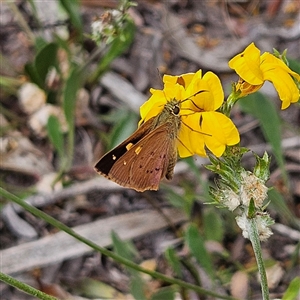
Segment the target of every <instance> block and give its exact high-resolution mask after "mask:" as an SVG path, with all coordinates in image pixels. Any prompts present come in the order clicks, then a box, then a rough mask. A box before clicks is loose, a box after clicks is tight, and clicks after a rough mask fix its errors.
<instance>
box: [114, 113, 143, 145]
mask: <svg viewBox="0 0 300 300" xmlns="http://www.w3.org/2000/svg"><path fill="white" fill-rule="evenodd" d="M116 119H117V120H119V121H118V123H117V124H116V126H115V127H114V129H113V131H112V132H111V136H110V143H109V149H112V148H113V147H115V146H117V145H118V144H120V143H121V142H122V141H123V140H125V139H126V138H128V137H129V136H130V135H131V134H132V133H133V132H134V131H135V130H136V129H137V123H138V117H137V115H136V114H135V113H134V112H132V111H124V110H122V111H121V110H120V111H119V112H118V116H117V118H116Z"/></svg>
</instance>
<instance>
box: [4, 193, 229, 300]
mask: <svg viewBox="0 0 300 300" xmlns="http://www.w3.org/2000/svg"><path fill="white" fill-rule="evenodd" d="M0 195H2V196H3V197H4V198H6V199H9V200H11V201H13V202H15V203H17V204H18V205H20V206H22V207H23V208H24V209H26V210H27V211H29V212H30V213H32V214H33V215H35V216H37V217H38V218H41V219H43V220H44V221H46V222H47V223H49V224H51V225H53V226H55V227H56V228H59V229H60V230H62V231H64V232H66V233H67V234H69V235H71V236H72V237H74V238H75V239H77V240H78V241H80V242H82V243H84V244H86V245H88V246H89V247H91V248H92V249H94V250H96V251H98V252H100V253H101V254H103V255H105V256H108V257H110V258H112V259H113V260H115V261H117V262H119V263H121V264H123V265H125V266H127V267H129V268H132V269H134V270H137V271H139V272H142V273H145V274H148V275H150V276H152V277H154V278H157V279H160V280H162V281H165V282H168V283H171V284H176V285H179V286H181V287H183V288H187V289H190V290H193V291H195V292H197V293H199V294H204V295H209V296H212V297H215V298H218V299H230V300H233V299H234V298H233V297H230V296H224V295H220V294H217V293H214V292H211V291H208V290H206V289H203V288H201V287H199V286H196V285H194V284H191V283H188V282H185V281H183V280H180V279H176V278H172V277H168V276H166V275H164V274H162V273H159V272H155V271H150V270H147V269H145V268H143V267H141V266H139V265H137V264H135V263H134V262H132V261H130V260H128V259H126V258H124V257H122V256H119V255H117V254H116V253H114V252H112V251H109V250H107V249H106V248H103V247H100V246H98V245H97V244H95V243H93V242H92V241H90V240H88V239H86V238H84V237H83V236H81V235H79V234H77V233H76V232H75V231H73V230H72V229H71V228H69V227H68V226H66V225H64V224H63V223H61V222H59V221H57V220H56V219H54V218H53V217H51V216H49V215H47V214H46V213H44V212H43V211H41V210H39V209H37V208H36V207H34V206H31V205H29V204H28V203H26V202H25V201H23V200H21V199H19V198H18V197H16V196H15V195H13V194H11V193H9V192H8V191H6V190H4V189H3V188H0Z"/></svg>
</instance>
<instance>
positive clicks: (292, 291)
mask: <svg viewBox="0 0 300 300" xmlns="http://www.w3.org/2000/svg"><path fill="white" fill-rule="evenodd" d="M299 289H300V277H295V278H294V279H293V280H292V281H291V282H290V284H289V286H288V288H287V290H286V291H285V293H284V294H283V296H282V300H296V299H299V298H298V296H299Z"/></svg>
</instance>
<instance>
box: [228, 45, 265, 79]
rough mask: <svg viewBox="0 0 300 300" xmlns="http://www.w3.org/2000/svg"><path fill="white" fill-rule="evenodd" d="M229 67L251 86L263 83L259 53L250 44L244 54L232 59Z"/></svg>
mask: <svg viewBox="0 0 300 300" xmlns="http://www.w3.org/2000/svg"><path fill="white" fill-rule="evenodd" d="M228 65H229V67H230V68H231V69H233V70H235V72H236V73H237V74H238V75H239V76H240V77H241V78H242V79H244V80H245V81H247V82H248V83H250V84H252V85H260V84H262V83H263V74H262V72H261V70H260V51H259V49H258V48H256V46H255V45H254V43H251V44H250V45H249V46H248V47H247V48H246V49H245V50H244V52H242V53H240V54H238V55H236V56H235V57H233V58H232V59H231V60H230V61H229V63H228Z"/></svg>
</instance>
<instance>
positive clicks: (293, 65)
mask: <svg viewBox="0 0 300 300" xmlns="http://www.w3.org/2000/svg"><path fill="white" fill-rule="evenodd" d="M288 62H289V67H290V69H291V70H293V71H294V72H296V73H298V74H300V62H299V61H298V60H294V59H291V58H289V59H288Z"/></svg>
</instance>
